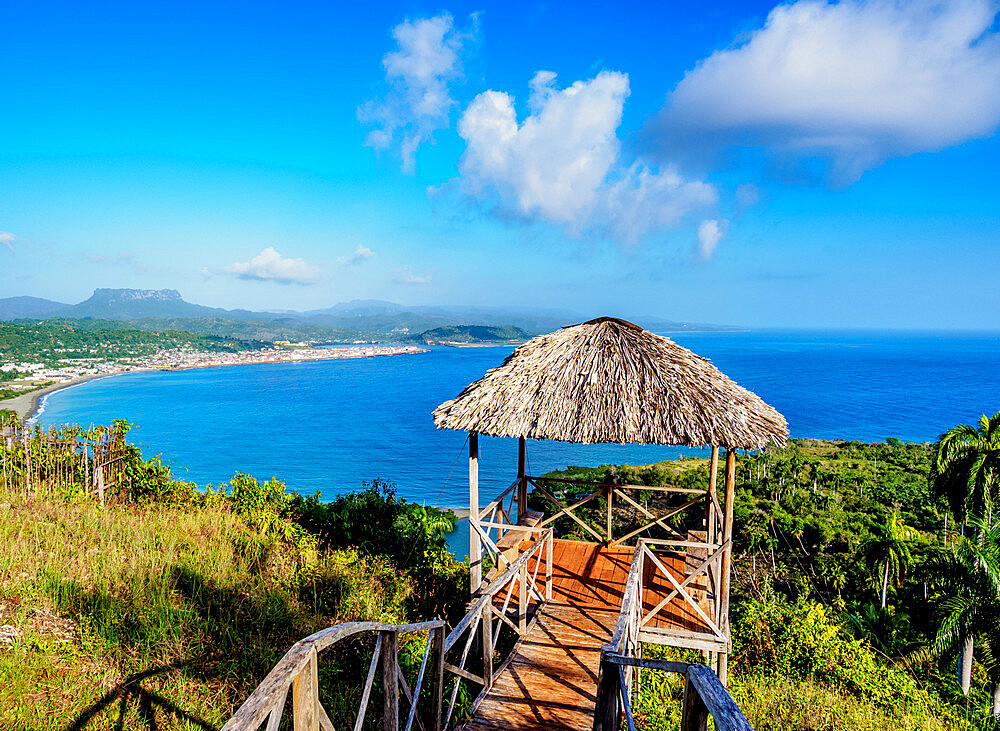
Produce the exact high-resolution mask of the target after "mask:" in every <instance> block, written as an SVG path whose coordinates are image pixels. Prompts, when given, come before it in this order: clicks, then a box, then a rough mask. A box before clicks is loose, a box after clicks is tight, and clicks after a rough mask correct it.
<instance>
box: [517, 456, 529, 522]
mask: <svg viewBox="0 0 1000 731" xmlns="http://www.w3.org/2000/svg"><path fill="white" fill-rule="evenodd" d="M527 465H528V450H527V446H526V445H525V441H524V437H520V438H519V439H518V440H517V520H518V521H519V522H520V521H521V519H523V518H524V515H525V513H527V512H528V480H527V479H525V478H526V475H527V472H526V470H527Z"/></svg>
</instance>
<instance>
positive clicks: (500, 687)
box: [464, 540, 704, 731]
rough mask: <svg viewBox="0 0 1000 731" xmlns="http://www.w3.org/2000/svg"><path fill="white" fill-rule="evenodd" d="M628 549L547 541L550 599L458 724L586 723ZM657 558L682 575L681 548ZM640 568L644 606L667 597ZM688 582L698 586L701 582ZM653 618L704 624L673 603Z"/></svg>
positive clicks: (477, 728)
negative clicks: (550, 555)
mask: <svg viewBox="0 0 1000 731" xmlns="http://www.w3.org/2000/svg"><path fill="white" fill-rule="evenodd" d="M632 554H633V549H631V548H607V547H604V546H601V545H599V544H594V543H583V542H580V541H566V540H556V541H554V544H553V562H552V601H551V602H549V603H547V604H546V605H545V606H544V607H543V608H542V609H541V611H540V612H539V613H538V616H537V621H536V623H535V625H534V627H533V628H532V629H531V631H530V632H529V633H528V636H527V637H525V638H524V640H522V642H521V645H520V647H519V648H518V650H517V654H516V655H515V657H514V658H513V659H512V660H511V662H510V663H509V664H508V665H507V667H506V668H505V669H504V671H503V672H502V673H501V674H500V675H499V676H498V677H497V678H496V680H495V682H494V685H493V688H492V689H491V690H490V692H489V693H488V694H487V695H486V697H485V698H484V699H483V700H482V702H481V703H480V704H479V708H478V709H477V710H476V714H475V716H474V718H473V719H472V720H471V721H469V722H468V723H467V724H466V725H465V726H464V728H465V729H468V731H485V730H486V729H590V728H592V726H593V723H594V705H595V703H596V700H597V695H596V694H597V670H598V665H599V663H600V656H601V645H602V644H604V643H605V642H607V641H608V640H609V639H610V638H611V634H612V632H613V631H614V627H615V623H616V622H617V621H618V613H619V610H620V608H621V603H622V593H623V591H624V588H625V581H626V579H627V577H628V572H629V567H630V566H631V563H632ZM660 560H661V561H662V562H663V563H664V565H665V566H666V567H667V568H668V569H670V570H671V572H672V573H673V574H674V576H675V577H676V578H677V579H678V580H683V577H684V571H685V560H684V557H683V555H677V554H664V555H662V556H660ZM644 573H645V576H644V577H643V587H644V593H643V605H644V606H645V607H646V610H647V611H648V610H649V609H652V608H653V607H654V606H656V604H657V603H658V602H659V601H660V600H661V599H663V598H664V597H666V596H667V594H668V593H669V591H670V584H669V582H668V581H667V579H666V578H665V577H663V576H661V575H660V576H658V575H655V574H654V572H653V570H652V567H651V566H649V567H648V570H647V571H645V572H644ZM694 586H696V587H698V591H702V592H703V591H704V585H703V584H702V585H699V584H698V583H697V582H694ZM658 616H659V615H658ZM657 625H658V626H661V627H667V628H675V629H684V630H694V631H703V630H704V625H703V623H702V622H701V620H700V619H698V617H697V615H696V614H695V613H694V612H693V610H690V609H686V608H685V607H683V606H680V604H679V603H677V602H671V604H669V605H667V607H666V608H665V609H664V612H663V619H661V620H660V621H659V622H657Z"/></svg>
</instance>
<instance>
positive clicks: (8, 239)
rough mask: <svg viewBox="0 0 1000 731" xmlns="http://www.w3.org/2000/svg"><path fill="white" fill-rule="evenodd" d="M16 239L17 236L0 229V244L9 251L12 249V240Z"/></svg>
mask: <svg viewBox="0 0 1000 731" xmlns="http://www.w3.org/2000/svg"><path fill="white" fill-rule="evenodd" d="M15 241H17V236H15V235H14V234H11V233H7V232H6V231H0V244H3V245H4V246H6V247H7V248H8V249H10V250H11V251H13V250H14V242H15Z"/></svg>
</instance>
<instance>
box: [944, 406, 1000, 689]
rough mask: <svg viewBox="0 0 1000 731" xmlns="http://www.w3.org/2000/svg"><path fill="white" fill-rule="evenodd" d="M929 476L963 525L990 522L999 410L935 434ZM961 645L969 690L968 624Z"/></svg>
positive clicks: (996, 481) (998, 472) (997, 477)
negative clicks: (973, 521)
mask: <svg viewBox="0 0 1000 731" xmlns="http://www.w3.org/2000/svg"><path fill="white" fill-rule="evenodd" d="M930 480H931V486H932V487H933V489H934V491H935V492H936V493H937V494H938V495H941V496H943V497H945V498H946V499H947V501H948V507H949V508H951V512H952V513H954V515H955V517H956V518H958V520H959V521H961V522H962V524H963V526H964V525H965V524H966V523H967V522H969V519H970V517H971V518H983V519H985V520H986V522H987V523H991V522H992V519H993V506H994V503H995V502H996V500H997V497H998V492H1000V411H998V412H997V413H996V414H994V415H993V416H992V417H987V416H986V415H985V414H983V415H982V416H981V417H980V419H979V423H978V424H976V425H972V424H959V425H958V426H955V427H952V428H951V429H949V430H948V431H946V432H945V433H944V434H942V435H941V436H940V437H938V441H937V444H936V445H935V450H934V459H933V461H932V462H931V472H930ZM961 648H962V649H961V651H960V653H959V678H960V681H961V685H962V691H963V692H964V693H968V692H969V685H970V682H971V677H972V656H973V652H974V650H975V632H974V631H973V630H972V628H971V627H970V628H969V632H968V634H967V635H966V636H965V637H963V638H962V641H961Z"/></svg>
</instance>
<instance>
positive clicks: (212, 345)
mask: <svg viewBox="0 0 1000 731" xmlns="http://www.w3.org/2000/svg"><path fill="white" fill-rule="evenodd" d="M263 345H265V343H263V342H261V341H255V340H238V339H234V338H227V337H218V336H214V335H199V334H195V333H191V332H185V331H181V330H159V331H147V330H141V329H136V328H134V327H130V326H129V324H128V323H122V322H116V321H113V320H91V321H87V320H83V321H76V320H64V321H50V322H44V323H42V322H31V323H28V322H15V323H0V359H2V360H3V361H5V362H8V363H9V362H32V363H46V364H55V363H57V362H58V361H60V360H73V359H83V358H88V359H99V360H115V359H118V358H134V357H137V356H143V355H152V354H154V353H156V352H157V351H160V350H172V349H178V348H191V349H194V350H205V351H226V352H234V351H238V350H250V349H257V348H260V347H262V346H263Z"/></svg>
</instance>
